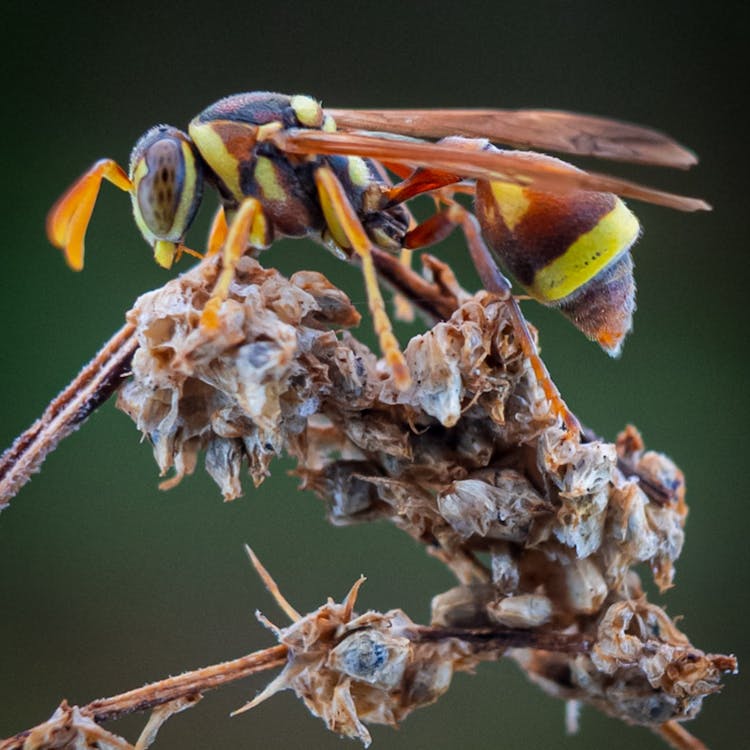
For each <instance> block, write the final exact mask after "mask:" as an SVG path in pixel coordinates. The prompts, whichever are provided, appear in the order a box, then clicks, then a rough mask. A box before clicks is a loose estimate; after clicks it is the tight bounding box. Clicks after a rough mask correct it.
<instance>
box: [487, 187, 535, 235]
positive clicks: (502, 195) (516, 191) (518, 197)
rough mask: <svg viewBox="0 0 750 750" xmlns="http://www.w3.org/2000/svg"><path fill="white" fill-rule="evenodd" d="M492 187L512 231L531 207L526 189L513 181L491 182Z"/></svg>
mask: <svg viewBox="0 0 750 750" xmlns="http://www.w3.org/2000/svg"><path fill="white" fill-rule="evenodd" d="M490 189H491V190H492V197H493V198H494V199H495V204H496V205H497V208H498V210H499V211H500V215H501V216H502V217H503V222H504V223H505V226H506V227H508V229H510V231H511V232H512V231H513V230H514V229H515V228H516V225H517V224H518V222H519V221H521V219H523V217H524V215H525V214H526V211H527V210H528V208H529V203H530V201H529V199H528V198H527V197H526V193H525V189H524V188H523V187H521V186H520V185H514V184H513V183H511V182H491V183H490Z"/></svg>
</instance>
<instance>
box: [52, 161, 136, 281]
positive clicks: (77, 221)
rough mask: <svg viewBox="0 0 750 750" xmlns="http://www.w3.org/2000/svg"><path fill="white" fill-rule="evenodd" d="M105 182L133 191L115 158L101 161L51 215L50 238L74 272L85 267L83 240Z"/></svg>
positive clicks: (74, 187) (72, 189) (72, 186)
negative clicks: (103, 181) (100, 189)
mask: <svg viewBox="0 0 750 750" xmlns="http://www.w3.org/2000/svg"><path fill="white" fill-rule="evenodd" d="M102 180H109V182H111V183H112V184H113V185H117V187H118V188H120V190H124V191H126V192H130V191H131V190H132V189H133V183H132V182H131V181H130V178H129V177H128V176H127V174H126V173H125V170H123V169H122V167H120V165H119V164H117V162H114V161H112V159H100V160H99V161H98V162H96V164H94V165H93V166H92V167H91V168H90V169H89V170H88V171H87V172H85V173H84V174H82V175H81V176H80V177H79V178H78V179H77V180H76V181H75V182H74V183H73V184H72V185H71V186H70V187H69V188H68V189H67V190H66V191H65V193H64V194H63V195H62V196H60V198H59V199H58V200H57V203H55V205H54V206H52V208H51V209H50V212H49V214H47V237H48V238H49V241H50V242H51V243H52V244H53V245H54V246H55V247H57V248H59V249H60V250H62V251H63V253H64V255H65V262H66V263H67V264H68V265H69V266H70V267H71V268H72V269H73V270H74V271H80V270H81V269H82V268H83V252H84V245H83V240H84V237H85V235H86V227H88V225H89V221H90V219H91V214H92V213H93V211H94V204H95V203H96V198H97V196H98V195H99V188H100V187H101V184H102Z"/></svg>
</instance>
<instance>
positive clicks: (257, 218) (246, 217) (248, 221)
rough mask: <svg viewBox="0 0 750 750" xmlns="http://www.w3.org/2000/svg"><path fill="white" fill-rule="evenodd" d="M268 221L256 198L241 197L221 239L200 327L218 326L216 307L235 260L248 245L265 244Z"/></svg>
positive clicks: (226, 294)
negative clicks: (217, 266)
mask: <svg viewBox="0 0 750 750" xmlns="http://www.w3.org/2000/svg"><path fill="white" fill-rule="evenodd" d="M269 234H270V232H269V225H268V222H267V220H266V216H265V214H264V213H263V208H262V206H261V204H260V201H258V200H257V199H256V198H245V200H244V201H242V203H241V204H240V207H239V208H238V209H237V214H236V216H235V217H234V219H233V220H232V224H231V226H230V227H229V231H228V233H227V239H226V242H224V251H223V257H222V268H221V274H220V275H219V278H218V280H217V282H216V285H215V286H214V290H213V293H212V294H211V299H210V300H208V302H207V303H206V306H205V307H204V308H203V313H202V314H201V325H202V326H203V327H204V328H209V329H211V328H213V329H215V328H218V327H219V309H220V308H221V305H222V303H223V302H224V300H225V299H226V298H227V296H228V295H229V286H230V284H231V283H232V279H233V278H234V271H235V268H236V266H237V261H239V259H240V258H241V257H242V256H243V255H244V254H245V252H246V251H247V247H248V244H249V245H250V246H251V247H255V248H263V247H268V244H269Z"/></svg>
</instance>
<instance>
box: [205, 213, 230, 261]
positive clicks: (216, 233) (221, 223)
mask: <svg viewBox="0 0 750 750" xmlns="http://www.w3.org/2000/svg"><path fill="white" fill-rule="evenodd" d="M227 234H229V226H228V225H227V215H226V214H225V213H224V207H223V206H219V208H218V209H217V210H216V213H215V214H214V218H213V221H212V222H211V229H209V231H208V250H207V251H206V255H207V256H211V255H216V253H218V252H219V250H221V248H222V247H223V246H224V243H225V242H226V239H227Z"/></svg>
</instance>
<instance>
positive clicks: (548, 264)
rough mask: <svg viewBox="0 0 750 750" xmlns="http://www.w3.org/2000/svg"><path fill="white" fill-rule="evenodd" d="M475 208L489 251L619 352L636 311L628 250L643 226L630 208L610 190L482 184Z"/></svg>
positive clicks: (525, 283)
mask: <svg viewBox="0 0 750 750" xmlns="http://www.w3.org/2000/svg"><path fill="white" fill-rule="evenodd" d="M476 208H477V216H478V217H479V220H480V222H481V224H482V228H483V230H484V233H485V236H486V237H487V240H488V242H489V243H490V246H491V247H492V249H493V250H494V252H495V253H496V254H497V256H498V258H499V259H500V261H501V262H502V263H503V265H504V266H505V267H506V268H507V269H508V270H509V271H510V272H511V273H512V274H513V276H515V278H516V279H517V280H518V282H519V283H520V284H521V285H522V286H523V287H524V288H525V289H526V291H528V293H529V294H530V295H531V296H532V297H534V298H535V299H537V300H539V301H540V302H542V303H544V304H546V305H549V306H553V307H558V308H559V309H560V310H561V311H562V312H563V314H564V315H566V316H567V317H568V318H569V319H570V320H571V321H572V322H573V323H574V324H575V325H576V326H577V327H578V328H579V329H580V330H581V331H582V332H583V333H584V334H586V336H588V337H589V338H591V339H594V340H596V341H598V342H599V344H600V345H601V346H602V347H603V348H604V349H605V350H606V351H608V352H609V353H610V354H616V353H617V352H618V351H619V348H620V343H621V342H622V339H623V338H624V337H625V335H626V334H627V332H628V331H629V330H630V325H631V319H632V313H633V310H634V308H635V304H634V295H635V284H634V282H633V275H632V267H633V264H632V260H631V258H630V256H629V250H630V247H631V246H632V245H633V243H634V242H635V240H636V239H637V238H638V234H639V232H640V226H639V224H638V220H637V219H636V218H635V216H634V215H633V213H632V212H631V211H630V210H629V209H628V208H627V206H626V205H625V204H624V203H623V202H622V201H621V200H620V199H619V198H618V197H617V196H616V195H613V194H611V193H596V192H588V191H572V192H569V193H561V194H550V193H544V192H540V191H536V190H531V189H529V188H524V187H522V186H520V185H515V184H511V183H503V182H481V183H479V184H478V185H477V191H476Z"/></svg>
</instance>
